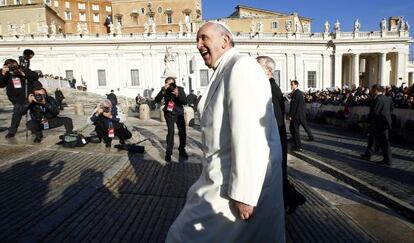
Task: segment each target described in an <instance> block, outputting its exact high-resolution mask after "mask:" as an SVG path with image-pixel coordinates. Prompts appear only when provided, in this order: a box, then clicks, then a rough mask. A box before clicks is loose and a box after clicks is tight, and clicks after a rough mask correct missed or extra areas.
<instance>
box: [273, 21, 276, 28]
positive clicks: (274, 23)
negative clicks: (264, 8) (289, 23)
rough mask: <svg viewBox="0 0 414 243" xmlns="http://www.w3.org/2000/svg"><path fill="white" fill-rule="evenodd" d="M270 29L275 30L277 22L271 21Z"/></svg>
mask: <svg viewBox="0 0 414 243" xmlns="http://www.w3.org/2000/svg"><path fill="white" fill-rule="evenodd" d="M272 29H277V21H272Z"/></svg>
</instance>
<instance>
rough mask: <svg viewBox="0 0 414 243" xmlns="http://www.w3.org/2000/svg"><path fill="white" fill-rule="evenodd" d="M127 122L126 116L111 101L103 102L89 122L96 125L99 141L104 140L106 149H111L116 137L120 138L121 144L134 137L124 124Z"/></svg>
mask: <svg viewBox="0 0 414 243" xmlns="http://www.w3.org/2000/svg"><path fill="white" fill-rule="evenodd" d="M125 120H126V118H125V115H124V114H122V112H121V111H120V110H119V109H118V107H117V106H115V105H112V102H111V101H110V100H104V101H103V102H101V103H100V104H99V105H98V106H97V107H96V108H95V110H94V111H93V114H92V116H91V117H89V121H90V122H92V123H93V125H95V131H96V133H97V135H98V137H99V139H100V140H102V139H103V141H104V143H105V146H106V147H111V142H112V139H113V138H114V137H115V136H117V137H118V138H119V143H121V144H124V143H125V140H127V139H130V138H131V137H132V134H131V132H130V131H128V129H127V128H126V127H125V125H124V124H123V123H124V122H125Z"/></svg>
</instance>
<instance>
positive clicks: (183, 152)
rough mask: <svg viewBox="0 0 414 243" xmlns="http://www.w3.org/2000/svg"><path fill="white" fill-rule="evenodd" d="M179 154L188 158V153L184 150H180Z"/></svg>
mask: <svg viewBox="0 0 414 243" xmlns="http://www.w3.org/2000/svg"><path fill="white" fill-rule="evenodd" d="M179 156H180V157H181V158H183V159H188V154H187V152H185V150H181V151H180V154H179Z"/></svg>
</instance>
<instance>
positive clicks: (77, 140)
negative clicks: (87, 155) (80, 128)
mask: <svg viewBox="0 0 414 243" xmlns="http://www.w3.org/2000/svg"><path fill="white" fill-rule="evenodd" d="M59 138H60V139H61V144H62V146H63V147H65V148H75V147H83V146H85V145H86V144H87V143H88V142H87V140H86V139H85V137H84V136H83V135H82V134H80V133H76V132H72V133H65V134H63V135H62V136H60V137H59Z"/></svg>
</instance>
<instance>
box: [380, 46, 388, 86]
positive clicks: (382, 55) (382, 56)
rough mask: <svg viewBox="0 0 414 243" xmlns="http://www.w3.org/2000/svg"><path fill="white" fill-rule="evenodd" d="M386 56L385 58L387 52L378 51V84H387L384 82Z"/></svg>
mask: <svg viewBox="0 0 414 243" xmlns="http://www.w3.org/2000/svg"><path fill="white" fill-rule="evenodd" d="M386 58H387V54H386V53H380V54H379V58H378V64H379V70H378V71H379V78H378V84H380V85H381V86H385V85H388V84H386V71H387V70H386V67H385V65H386V61H387V60H386Z"/></svg>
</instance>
